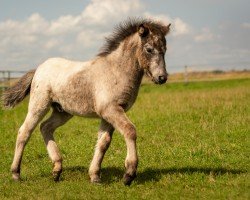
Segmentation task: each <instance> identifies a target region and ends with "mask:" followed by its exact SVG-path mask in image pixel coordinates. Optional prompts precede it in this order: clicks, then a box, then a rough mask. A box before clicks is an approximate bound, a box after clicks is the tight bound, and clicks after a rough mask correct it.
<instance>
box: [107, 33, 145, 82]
mask: <svg viewBox="0 0 250 200" xmlns="http://www.w3.org/2000/svg"><path fill="white" fill-rule="evenodd" d="M138 48H139V42H138V38H137V36H136V35H132V36H130V37H128V38H126V39H125V40H124V41H123V42H121V44H120V45H119V47H118V48H117V49H116V50H115V51H113V52H112V53H111V54H110V55H109V59H110V61H112V66H113V67H114V68H115V69H116V70H118V71H120V72H121V73H122V74H126V75H127V78H128V79H130V80H131V81H132V80H133V81H135V82H134V83H136V84H139V85H140V83H141V79H142V76H143V74H144V70H143V69H142V67H141V66H140V65H139V62H138V57H137V50H138Z"/></svg>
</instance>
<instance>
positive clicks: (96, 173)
mask: <svg viewBox="0 0 250 200" xmlns="http://www.w3.org/2000/svg"><path fill="white" fill-rule="evenodd" d="M113 132H114V128H113V126H112V125H111V124H109V123H108V122H106V121H105V120H103V119H102V121H101V125H100V129H99V131H98V140H97V143H96V148H95V153H94V157H93V159H92V162H91V164H90V167H89V176H90V180H91V182H92V183H99V182H100V181H101V179H100V169H101V164H102V160H103V157H104V154H105V152H106V151H107V149H108V148H109V145H110V142H111V139H112V134H113Z"/></svg>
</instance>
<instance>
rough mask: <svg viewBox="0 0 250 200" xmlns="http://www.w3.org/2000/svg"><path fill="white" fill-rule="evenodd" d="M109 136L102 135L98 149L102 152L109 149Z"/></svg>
mask: <svg viewBox="0 0 250 200" xmlns="http://www.w3.org/2000/svg"><path fill="white" fill-rule="evenodd" d="M111 139H112V138H111V136H110V135H109V134H105V135H103V137H102V138H101V140H100V143H99V147H100V149H101V150H102V151H105V150H107V148H108V147H109V145H110V143H111Z"/></svg>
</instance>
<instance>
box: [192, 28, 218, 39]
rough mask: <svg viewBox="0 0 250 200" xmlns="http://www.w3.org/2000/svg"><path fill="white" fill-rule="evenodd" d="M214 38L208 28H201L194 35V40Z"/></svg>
mask: <svg viewBox="0 0 250 200" xmlns="http://www.w3.org/2000/svg"><path fill="white" fill-rule="evenodd" d="M214 38H215V35H214V34H213V33H212V32H211V30H210V29H209V28H207V27H206V28H203V29H202V31H201V33H199V34H197V35H195V36H194V40H195V41H196V42H207V41H211V40H213V39H214Z"/></svg>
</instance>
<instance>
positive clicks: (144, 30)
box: [138, 24, 149, 37]
mask: <svg viewBox="0 0 250 200" xmlns="http://www.w3.org/2000/svg"><path fill="white" fill-rule="evenodd" d="M138 33H139V35H140V36H141V37H146V36H147V35H148V33H149V29H148V27H146V26H145V25H144V24H141V25H140V26H138Z"/></svg>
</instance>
